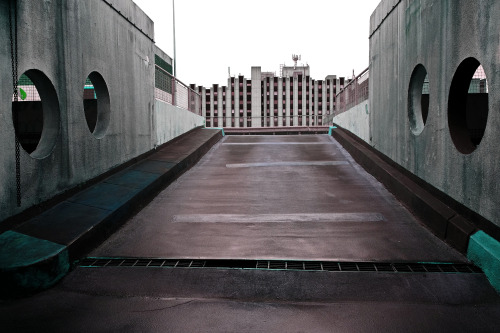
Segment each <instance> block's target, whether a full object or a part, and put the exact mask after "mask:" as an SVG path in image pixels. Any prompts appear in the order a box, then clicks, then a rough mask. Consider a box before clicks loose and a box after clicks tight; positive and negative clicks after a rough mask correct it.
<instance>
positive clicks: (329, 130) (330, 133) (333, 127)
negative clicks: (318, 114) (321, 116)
mask: <svg viewBox="0 0 500 333" xmlns="http://www.w3.org/2000/svg"><path fill="white" fill-rule="evenodd" d="M335 128H337V126H330V128H329V129H328V135H330V136H331V135H332V130H334V129H335Z"/></svg>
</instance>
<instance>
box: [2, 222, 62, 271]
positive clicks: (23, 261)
mask: <svg viewBox="0 0 500 333" xmlns="http://www.w3.org/2000/svg"><path fill="white" fill-rule="evenodd" d="M0 248H1V249H2V251H1V252H0V269H11V268H16V267H27V266H31V265H34V264H36V263H38V262H40V261H44V260H46V259H49V258H51V257H53V256H55V255H58V254H59V253H60V252H61V251H64V250H65V249H66V247H65V246H63V245H60V244H56V243H52V242H50V241H48V240H44V239H39V238H35V237H31V236H28V235H25V234H22V233H19V232H15V231H11V230H9V231H6V232H4V233H3V234H1V235H0Z"/></svg>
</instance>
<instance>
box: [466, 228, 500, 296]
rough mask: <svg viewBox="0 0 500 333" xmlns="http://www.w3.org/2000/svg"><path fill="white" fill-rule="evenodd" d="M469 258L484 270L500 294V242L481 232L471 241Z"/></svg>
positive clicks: (473, 236)
mask: <svg viewBox="0 0 500 333" xmlns="http://www.w3.org/2000/svg"><path fill="white" fill-rule="evenodd" d="M467 258H468V259H469V260H470V261H472V262H473V263H474V264H476V265H477V266H478V267H480V268H481V269H482V270H483V272H484V273H485V274H486V277H487V278H488V280H489V281H490V283H491V285H492V286H493V287H494V288H495V289H496V291H497V292H498V293H500V242H499V241H497V240H496V239H494V238H493V237H491V236H489V235H488V234H486V233H485V232H483V231H481V230H480V231H478V232H476V233H475V234H474V235H472V236H471V237H470V239H469V247H468V248H467Z"/></svg>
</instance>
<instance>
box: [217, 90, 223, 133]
mask: <svg viewBox="0 0 500 333" xmlns="http://www.w3.org/2000/svg"><path fill="white" fill-rule="evenodd" d="M218 90H219V91H218V93H217V105H218V107H217V113H218V117H219V120H218V122H219V127H224V123H223V121H224V117H223V114H222V113H223V112H224V111H223V110H224V109H223V107H222V101H223V100H224V96H222V87H219V88H218Z"/></svg>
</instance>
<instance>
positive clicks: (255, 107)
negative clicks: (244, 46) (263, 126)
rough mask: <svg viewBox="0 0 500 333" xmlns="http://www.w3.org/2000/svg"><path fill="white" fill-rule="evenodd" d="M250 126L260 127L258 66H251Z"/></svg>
mask: <svg viewBox="0 0 500 333" xmlns="http://www.w3.org/2000/svg"><path fill="white" fill-rule="evenodd" d="M251 78H252V127H260V107H261V105H260V94H261V91H260V80H261V70H260V67H252V77H251Z"/></svg>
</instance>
